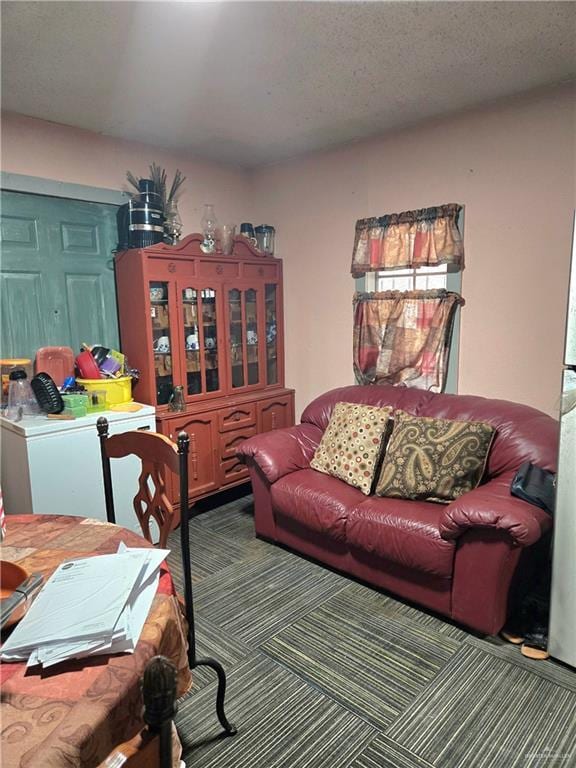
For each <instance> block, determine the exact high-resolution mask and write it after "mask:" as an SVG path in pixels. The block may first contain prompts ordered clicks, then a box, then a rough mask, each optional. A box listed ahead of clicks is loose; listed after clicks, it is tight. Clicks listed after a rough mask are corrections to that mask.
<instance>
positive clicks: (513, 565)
mask: <svg viewBox="0 0 576 768" xmlns="http://www.w3.org/2000/svg"><path fill="white" fill-rule="evenodd" d="M340 401H343V402H354V403H357V402H359V403H366V404H368V405H378V406H386V405H390V406H392V407H393V408H394V409H402V410H404V411H406V412H408V413H410V414H413V415H421V416H433V417H438V418H446V419H458V420H463V421H467V420H473V421H485V422H488V423H489V424H491V425H492V426H494V427H495V428H496V430H497V433H496V437H495V440H494V442H493V444H492V448H491V450H490V455H489V460H488V467H487V472H486V478H485V482H484V483H483V484H482V485H480V486H479V487H478V488H476V489H475V490H473V491H470V492H469V493H466V494H464V495H463V496H461V497H460V498H459V499H457V500H456V501H453V502H451V503H450V504H447V505H445V504H438V503H432V502H426V501H410V500H404V499H393V498H380V497H377V496H365V495H364V494H362V493H361V492H360V491H359V490H357V489H356V488H353V487H351V486H349V485H347V484H346V483H344V482H342V481H341V480H338V479H336V478H334V477H331V476H329V475H325V474H323V473H321V472H317V471H315V470H314V469H310V466H309V465H310V460H311V459H312V457H313V455H314V452H315V450H316V448H317V446H318V443H319V442H320V439H321V437H322V434H323V433H324V430H325V429H326V426H327V424H328V422H329V420H330V415H331V413H332V409H333V407H334V405H335V403H337V402H340ZM557 444H558V423H557V422H556V421H555V420H554V419H552V418H551V417H550V416H547V415H546V414H544V413H541V412H540V411H537V410H535V409H534V408H530V407H528V406H525V405H519V404H517V403H511V402H507V401H504V400H489V399H486V398H482V397H475V396H471V395H444V394H432V393H430V392H425V391H422V390H416V389H408V388H398V387H389V386H378V385H373V386H350V387H342V388H340V389H335V390H332V391H330V392H327V393H325V394H323V395H321V396H320V397H318V398H317V399H316V400H314V401H313V402H312V403H310V405H308V407H307V408H306V409H305V411H304V413H303V414H302V420H301V423H300V424H299V425H297V426H294V427H290V428H287V429H279V430H276V431H273V432H268V433H265V434H260V435H257V436H255V437H252V438H250V439H248V440H246V441H245V442H243V443H242V444H241V445H240V446H239V447H238V449H237V454H238V456H240V457H242V459H243V460H244V461H245V462H246V463H247V465H248V466H249V469H250V476H251V480H252V487H253V490H254V522H255V529H256V533H257V534H258V535H259V536H261V537H263V538H266V539H269V540H272V541H276V542H280V543H282V544H285V545H287V546H288V547H290V548H293V549H294V550H297V551H298V552H302V553H303V554H305V555H308V556H310V557H312V558H315V559H316V560H319V561H321V562H323V563H326V564H327V565H329V566H332V567H334V568H337V569H338V570H340V571H343V572H345V573H348V574H351V575H353V576H355V577H358V578H360V579H362V580H364V581H366V582H369V583H370V584H373V585H375V586H377V587H381V588H384V589H385V590H388V591H390V592H392V593H394V594H396V595H398V596H400V597H403V598H406V599H408V600H411V601H414V602H415V603H418V604H420V605H422V606H425V607H426V608H429V609H431V610H433V611H437V612H438V613H440V614H443V615H445V616H448V617H449V618H451V619H453V620H454V621H456V622H458V623H461V624H464V625H466V626H467V627H470V628H471V629H474V630H476V631H478V632H481V633H486V634H496V633H497V632H499V631H500V629H501V628H502V627H503V625H504V623H505V620H506V615H507V609H508V595H509V591H510V587H511V584H512V581H513V577H514V574H515V572H516V571H517V569H518V567H519V564H520V560H521V555H522V554H523V553H525V554H524V557H523V558H522V561H523V562H522V567H524V565H525V564H526V563H525V561H526V560H529V559H530V551H532V552H533V551H534V550H530V549H527V548H530V547H531V545H533V544H535V543H536V542H537V541H538V539H540V538H541V537H542V535H543V534H544V533H545V532H546V531H548V530H549V529H550V527H551V524H552V521H551V518H550V517H549V516H548V515H547V514H546V513H545V512H543V511H542V510H540V509H539V508H537V507H535V506H533V505H531V504H527V503H525V502H523V501H520V500H519V499H517V498H514V497H512V496H511V495H510V482H511V480H512V478H513V476H514V474H515V472H516V470H517V469H518V467H519V466H520V464H522V462H524V461H526V460H530V461H532V462H534V463H535V464H538V465H539V466H543V467H545V468H547V469H550V470H553V471H555V469H556V458H557Z"/></svg>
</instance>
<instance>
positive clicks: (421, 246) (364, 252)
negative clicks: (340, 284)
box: [351, 203, 464, 277]
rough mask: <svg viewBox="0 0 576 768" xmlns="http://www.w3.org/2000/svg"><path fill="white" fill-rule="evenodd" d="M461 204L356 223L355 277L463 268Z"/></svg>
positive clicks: (353, 257)
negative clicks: (417, 269)
mask: <svg viewBox="0 0 576 768" xmlns="http://www.w3.org/2000/svg"><path fill="white" fill-rule="evenodd" d="M461 210H462V206H460V205H458V204H457V203H449V204H447V205H439V206H433V207H432V208H420V209H419V210H416V211H404V212H403V213H390V214H387V215H385V216H375V217H372V218H369V219H359V220H358V221H357V222H356V237H355V240H354V251H353V254H352V270H351V271H352V276H353V277H362V276H363V275H365V274H366V272H375V271H379V270H386V269H406V268H412V267H434V266H437V265H439V264H454V265H456V266H458V267H460V268H461V267H462V262H463V259H464V245H463V242H462V235H461V234H460V231H459V229H458V224H457V219H458V214H459V213H460V211H461Z"/></svg>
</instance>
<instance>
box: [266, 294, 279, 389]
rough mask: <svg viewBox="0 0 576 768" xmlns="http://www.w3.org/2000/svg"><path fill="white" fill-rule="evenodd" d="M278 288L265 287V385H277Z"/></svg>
mask: <svg viewBox="0 0 576 768" xmlns="http://www.w3.org/2000/svg"><path fill="white" fill-rule="evenodd" d="M277 294H278V286H277V285H275V284H270V285H266V286H265V289H264V300H265V305H266V384H278V298H277Z"/></svg>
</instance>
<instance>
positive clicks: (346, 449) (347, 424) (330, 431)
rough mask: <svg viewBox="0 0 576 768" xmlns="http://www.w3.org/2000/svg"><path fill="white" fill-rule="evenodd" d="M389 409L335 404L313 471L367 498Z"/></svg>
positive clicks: (359, 404)
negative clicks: (344, 484)
mask: <svg viewBox="0 0 576 768" xmlns="http://www.w3.org/2000/svg"><path fill="white" fill-rule="evenodd" d="M391 413H392V408H378V407H376V406H372V405H362V404H361V403H336V405H335V406H334V410H333V411H332V416H331V417H330V421H329V423H328V426H327V427H326V431H325V432H324V435H323V436H322V440H321V441H320V444H319V446H318V448H317V449H316V453H315V454H314V458H313V459H312V461H311V462H310V466H311V467H312V469H317V470H318V471H319V472H324V473H325V474H327V475H333V476H334V477H337V478H339V479H340V480H343V481H344V482H345V483H348V485H353V486H354V487H356V488H359V489H360V490H361V491H362V493H365V494H366V495H368V494H369V493H370V489H371V487H372V481H373V479H374V472H375V470H376V465H377V463H378V459H379V457H380V445H381V442H382V436H383V434H384V433H385V431H386V426H387V424H388V419H389V417H390V414H391Z"/></svg>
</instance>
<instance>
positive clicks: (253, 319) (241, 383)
mask: <svg viewBox="0 0 576 768" xmlns="http://www.w3.org/2000/svg"><path fill="white" fill-rule="evenodd" d="M228 317H229V323H230V328H229V332H230V365H231V371H232V378H231V381H232V387H233V388H234V389H239V388H240V387H245V386H254V385H256V384H259V383H260V358H259V343H258V293H257V291H256V290H255V289H254V288H246V289H239V288H232V289H230V290H229V291H228Z"/></svg>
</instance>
